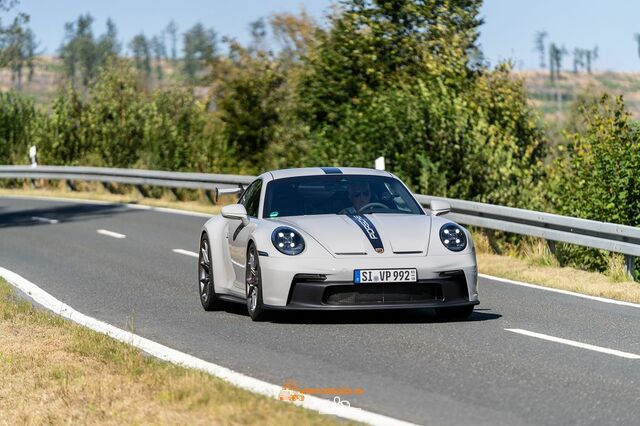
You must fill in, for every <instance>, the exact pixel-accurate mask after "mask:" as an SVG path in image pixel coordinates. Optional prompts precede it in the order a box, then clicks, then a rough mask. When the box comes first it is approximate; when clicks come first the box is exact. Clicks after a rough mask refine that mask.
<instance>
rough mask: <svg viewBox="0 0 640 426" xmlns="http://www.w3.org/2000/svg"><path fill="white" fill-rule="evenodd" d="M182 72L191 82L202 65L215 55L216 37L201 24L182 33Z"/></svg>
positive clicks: (213, 32)
mask: <svg viewBox="0 0 640 426" xmlns="http://www.w3.org/2000/svg"><path fill="white" fill-rule="evenodd" d="M183 51H184V72H185V74H187V76H188V77H189V78H190V79H191V80H192V81H193V80H195V78H196V74H197V73H198V71H200V70H201V69H202V67H203V66H204V64H206V63H210V62H211V61H212V60H213V59H214V57H215V55H216V53H217V35H216V33H215V31H213V30H212V29H205V28H204V26H203V25H202V24H201V23H197V24H196V25H194V26H193V27H192V28H191V29H190V30H189V31H187V32H186V33H184V45H183Z"/></svg>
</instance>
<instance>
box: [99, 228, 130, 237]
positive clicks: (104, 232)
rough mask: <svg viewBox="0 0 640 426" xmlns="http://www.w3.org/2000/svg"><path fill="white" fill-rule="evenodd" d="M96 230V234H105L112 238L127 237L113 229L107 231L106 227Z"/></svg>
mask: <svg viewBox="0 0 640 426" xmlns="http://www.w3.org/2000/svg"><path fill="white" fill-rule="evenodd" d="M96 232H97V233H98V234H101V235H106V236H107V237H112V238H127V236H126V235H124V234H119V233H117V232H113V231H107V230H106V229H98V230H97V231H96Z"/></svg>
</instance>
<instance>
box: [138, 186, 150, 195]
mask: <svg viewBox="0 0 640 426" xmlns="http://www.w3.org/2000/svg"><path fill="white" fill-rule="evenodd" d="M135 187H136V189H137V190H138V192H139V193H140V195H142V197H144V198H148V197H149V194H148V193H147V190H146V189H145V187H144V185H135Z"/></svg>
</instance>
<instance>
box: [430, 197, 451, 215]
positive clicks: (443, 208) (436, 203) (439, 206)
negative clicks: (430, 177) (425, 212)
mask: <svg viewBox="0 0 640 426" xmlns="http://www.w3.org/2000/svg"><path fill="white" fill-rule="evenodd" d="M429 206H430V207H431V215H432V216H442V215H443V214H447V213H449V212H451V204H449V203H447V202H446V201H441V200H431V203H430V204H429Z"/></svg>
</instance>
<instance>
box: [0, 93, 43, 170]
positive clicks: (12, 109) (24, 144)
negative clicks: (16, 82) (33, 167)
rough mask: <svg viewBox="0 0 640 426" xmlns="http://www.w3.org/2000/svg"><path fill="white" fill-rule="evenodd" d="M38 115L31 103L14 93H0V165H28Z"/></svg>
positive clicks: (29, 100)
mask: <svg viewBox="0 0 640 426" xmlns="http://www.w3.org/2000/svg"><path fill="white" fill-rule="evenodd" d="M38 119H39V115H38V113H37V112H36V110H35V108H34V105H33V101H32V100H31V99H30V98H27V97H25V96H24V95H22V94H20V93H19V92H16V91H9V92H0V164H28V163H29V147H30V146H31V145H32V143H33V140H32V132H33V130H34V128H35V127H36V126H37V125H38V124H37V122H38Z"/></svg>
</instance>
